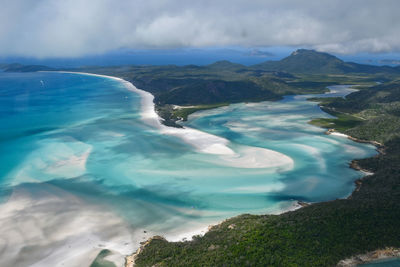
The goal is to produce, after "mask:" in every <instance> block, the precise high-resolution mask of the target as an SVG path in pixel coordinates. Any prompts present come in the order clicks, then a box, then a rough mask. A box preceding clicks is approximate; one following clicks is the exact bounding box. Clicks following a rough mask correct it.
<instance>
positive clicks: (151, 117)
mask: <svg viewBox="0 0 400 267" xmlns="http://www.w3.org/2000/svg"><path fill="white" fill-rule="evenodd" d="M46 72H47V71H46ZM48 72H58V73H70V74H80V75H88V76H96V77H103V78H108V79H113V80H116V81H119V82H121V83H123V84H124V85H125V87H126V88H127V90H129V91H132V92H135V93H137V94H138V95H139V96H140V97H141V108H142V110H141V116H142V120H143V121H144V122H145V123H146V124H148V125H151V126H153V127H155V128H157V129H159V130H161V132H162V133H164V134H170V135H174V136H178V137H181V138H182V139H183V140H184V141H185V142H187V143H189V144H191V145H193V142H191V141H194V140H196V138H193V137H192V138H184V137H182V136H180V134H179V133H178V134H177V133H176V132H177V131H181V130H189V131H190V132H189V133H187V134H194V136H195V137H198V136H196V134H195V133H201V134H204V135H209V136H212V137H215V138H217V140H218V139H219V140H218V141H221V140H223V142H222V145H223V146H225V148H227V149H225V148H224V147H218V146H217V147H211V148H204V147H200V148H201V149H200V151H201V152H203V153H208V154H217V155H235V154H236V153H235V152H234V151H233V150H231V149H230V148H229V147H227V146H226V145H227V144H228V143H229V140H227V139H225V138H222V137H219V136H215V135H212V134H208V133H205V132H201V131H199V130H196V129H192V128H188V127H184V128H183V129H182V128H175V127H168V126H166V125H164V124H162V120H163V118H161V117H160V116H159V115H158V114H157V112H156V111H155V105H154V102H153V99H154V96H153V95H152V94H150V93H149V92H147V91H144V90H141V89H138V88H137V87H135V86H134V85H133V84H132V83H131V82H129V81H126V80H124V79H122V78H118V77H115V76H108V75H102V74H94V73H86V72H70V71H48ZM325 134H328V135H329V134H332V135H338V136H343V137H346V138H348V139H350V140H352V141H355V142H359V143H369V144H372V145H374V146H375V147H377V151H378V153H383V151H381V150H380V149H383V148H384V146H383V145H382V144H380V143H378V142H375V141H366V140H359V139H357V138H354V137H351V136H349V135H346V134H343V133H340V132H337V131H335V130H334V129H329V130H328V131H327V132H326V133H325ZM194 147H195V148H197V149H198V148H199V147H198V146H196V145H194ZM273 152H275V151H273ZM349 167H350V168H352V169H354V170H357V171H361V172H363V173H364V174H365V175H364V176H363V177H361V178H359V179H357V180H356V181H354V183H355V184H356V188H355V189H354V190H353V191H352V193H351V194H350V195H349V196H348V197H347V198H351V196H352V195H353V193H354V192H357V191H358V190H359V189H360V187H361V184H362V179H364V178H365V177H367V176H369V175H372V174H373V173H370V172H369V171H368V170H364V169H362V168H360V167H359V166H358V164H357V163H356V160H352V162H351V164H350V165H349ZM312 204H313V203H307V202H303V201H296V200H294V201H293V203H292V205H291V206H290V207H289V208H287V209H285V210H282V211H280V212H279V213H275V214H276V215H280V214H284V213H287V212H292V211H295V210H298V209H301V208H304V207H307V206H310V205H312ZM228 219H230V218H226V219H224V220H222V221H220V222H218V223H216V224H211V225H208V226H206V227H202V228H200V229H199V228H196V229H195V230H193V231H189V232H188V231H185V232H184V233H182V234H178V235H177V236H176V238H173V237H172V238H168V239H169V240H168V239H166V238H164V237H162V236H159V235H156V236H153V237H150V238H148V239H147V240H146V241H144V242H141V243H140V246H139V248H138V249H137V250H136V251H135V252H134V253H132V254H130V255H127V256H126V257H125V267H134V266H135V260H136V258H137V256H138V255H139V254H140V252H141V251H142V250H143V249H144V248H145V247H146V246H147V245H148V244H149V243H150V242H151V241H152V240H153V239H159V240H166V241H168V242H185V241H190V240H191V239H192V237H193V236H194V235H201V236H203V235H204V234H206V233H207V232H208V231H209V230H210V229H211V228H213V227H215V226H218V225H220V224H222V223H223V222H225V221H226V220H228Z"/></svg>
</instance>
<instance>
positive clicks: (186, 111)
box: [172, 103, 229, 121]
mask: <svg viewBox="0 0 400 267" xmlns="http://www.w3.org/2000/svg"><path fill="white" fill-rule="evenodd" d="M228 105H229V103H220V104H212V105H198V106H191V107H184V106H182V107H179V108H176V109H174V110H173V111H172V114H173V116H174V117H175V118H177V119H182V120H183V121H186V120H187V118H188V116H189V115H190V114H192V113H194V112H196V111H200V110H207V109H213V108H219V107H224V106H228Z"/></svg>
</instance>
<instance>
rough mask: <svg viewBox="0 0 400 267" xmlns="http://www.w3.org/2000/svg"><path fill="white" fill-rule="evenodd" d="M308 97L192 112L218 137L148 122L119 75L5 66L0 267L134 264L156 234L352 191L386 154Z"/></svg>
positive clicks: (0, 113)
mask: <svg viewBox="0 0 400 267" xmlns="http://www.w3.org/2000/svg"><path fill="white" fill-rule="evenodd" d="M333 89H334V90H335V91H337V92H336V93H335V94H336V95H337V96H342V95H344V94H346V93H348V92H349V90H348V89H346V87H334V88H333ZM326 96H331V95H329V94H327V95H326ZM307 97H309V96H289V97H286V98H285V99H284V100H282V101H279V102H262V103H249V104H244V103H243V104H235V105H230V106H228V107H223V108H219V109H215V110H209V111H203V112H198V113H196V114H194V115H192V116H190V118H189V121H188V122H187V123H186V125H187V126H190V127H192V128H196V129H198V130H201V131H205V132H207V133H210V134H212V135H206V134H204V133H201V132H198V131H195V130H190V129H189V130H186V132H179V131H178V130H176V129H167V128H162V127H160V126H157V125H154V124H151V123H147V122H146V120H144V118H143V114H142V113H141V112H142V107H141V100H142V99H141V96H140V95H139V94H137V93H135V92H132V91H129V90H127V88H126V85H125V84H123V83H121V82H119V81H116V80H112V79H109V78H104V77H93V76H87V75H79V74H68V73H24V74H22V73H21V74H7V73H0V162H1V165H0V201H1V204H0V229H2V230H1V231H2V235H1V237H0V266H28V265H30V266H63V264H64V265H66V266H85V265H89V264H90V262H91V261H92V260H93V259H94V258H95V256H96V254H97V253H98V252H99V251H100V250H101V249H104V248H107V249H110V250H112V251H113V252H114V255H113V256H111V257H109V259H110V260H112V261H114V262H116V263H117V264H119V265H122V264H123V255H127V254H130V253H131V252H132V251H134V250H135V249H136V248H137V247H138V245H139V242H140V241H143V240H144V239H145V238H147V237H149V236H151V235H153V234H163V235H165V236H166V237H167V238H171V239H174V240H176V239H179V238H181V237H183V236H184V235H183V234H184V233H185V232H191V231H195V230H196V231H197V230H198V229H202V228H204V227H206V226H207V225H208V224H209V223H215V222H218V221H220V220H222V219H225V218H227V217H230V216H233V215H237V214H240V213H244V212H251V213H266V212H268V213H277V212H280V211H282V210H286V209H288V208H290V207H292V206H293V202H294V200H303V201H311V202H314V201H323V200H331V199H336V198H341V197H346V196H347V195H349V194H350V193H351V191H352V190H353V188H354V184H353V182H354V180H355V179H357V178H359V177H361V176H362V173H360V172H357V171H354V170H352V169H350V168H348V165H349V162H350V161H351V159H354V158H362V157H369V156H371V155H373V154H375V153H376V152H375V149H374V148H373V147H372V146H370V145H365V144H359V143H354V142H352V141H350V140H348V139H346V138H344V137H340V136H333V135H329V136H328V135H325V134H324V130H323V129H320V128H317V127H314V126H311V125H309V124H307V121H308V120H310V119H311V118H314V117H329V115H327V114H325V113H323V112H322V111H320V109H319V108H318V106H317V105H316V103H314V102H307V101H306V100H305V99H306V98H307ZM177 131H178V132H177ZM191 136H196V138H192V137H191Z"/></svg>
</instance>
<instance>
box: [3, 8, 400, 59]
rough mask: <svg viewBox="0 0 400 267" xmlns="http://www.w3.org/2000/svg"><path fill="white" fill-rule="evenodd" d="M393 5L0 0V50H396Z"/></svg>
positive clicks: (74, 53) (399, 41)
mask: <svg viewBox="0 0 400 267" xmlns="http://www.w3.org/2000/svg"><path fill="white" fill-rule="evenodd" d="M399 8H400V2H399V1H398V0H381V1H375V0H353V1H347V0H331V1H320V0H318V1H317V0H307V1H295V0H280V1H275V0H274V1H272V0H253V1H247V0H220V1H215V0H213V1H211V0H203V1H196V2H194V1H183V0H168V1H167V0H147V1H141V0H118V1H116V0H85V1H84V0H35V1H31V0H4V1H3V3H2V8H1V9H0V55H3V56H6V55H22V56H32V57H78V56H82V55H87V54H99V53H104V52H107V51H110V50H115V49H119V48H132V49H148V48H163V49H164V48H179V47H207V46H245V47H267V46H305V47H312V48H316V49H318V50H322V51H327V52H336V53H354V52H388V51H399V50H400V35H399V34H398V29H399V28H400V17H399V16H398V10H399Z"/></svg>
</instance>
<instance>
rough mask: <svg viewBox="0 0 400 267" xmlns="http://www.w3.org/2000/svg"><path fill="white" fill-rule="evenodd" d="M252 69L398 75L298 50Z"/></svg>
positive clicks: (326, 55) (393, 71) (381, 68)
mask: <svg viewBox="0 0 400 267" xmlns="http://www.w3.org/2000/svg"><path fill="white" fill-rule="evenodd" d="M252 68H254V69H261V70H268V71H286V72H291V73H307V74H346V73H400V72H399V69H398V68H392V67H388V66H372V65H363V64H357V63H352V62H344V61H343V60H341V59H339V58H337V57H335V56H333V55H330V54H328V53H323V52H317V51H315V50H307V49H298V50H296V51H294V52H293V53H292V54H291V55H290V56H288V57H285V58H284V59H282V60H279V61H266V62H263V63H260V64H257V65H253V66H252Z"/></svg>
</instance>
